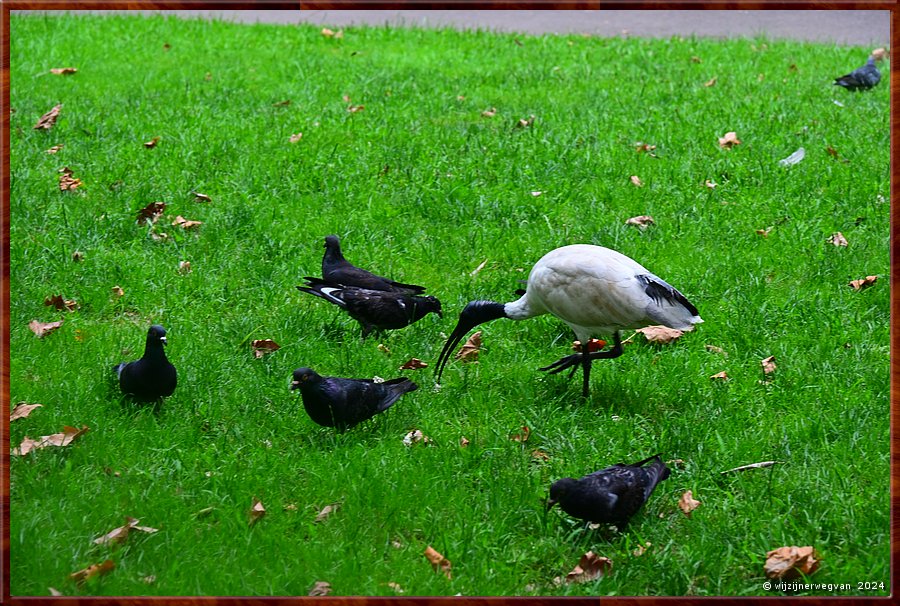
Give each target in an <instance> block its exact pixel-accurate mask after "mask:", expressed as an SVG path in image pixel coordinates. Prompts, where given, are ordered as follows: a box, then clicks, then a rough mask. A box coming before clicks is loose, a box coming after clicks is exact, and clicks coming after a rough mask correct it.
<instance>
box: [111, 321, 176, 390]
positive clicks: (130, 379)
mask: <svg viewBox="0 0 900 606" xmlns="http://www.w3.org/2000/svg"><path fill="white" fill-rule="evenodd" d="M165 344H166V329H165V328H163V327H162V326H160V325H159V324H154V325H153V326H151V327H150V330H148V331H147V345H146V347H145V348H144V356H143V357H142V358H141V359H140V360H135V361H134V362H122V363H121V364H117V365H116V366H114V367H113V370H115V371H116V375H117V376H118V377H119V387H121V388H122V392H123V393H125V394H126V395H129V396H131V397H133V398H134V399H135V400H138V401H141V402H153V401H156V400H159V399H160V398H165V397H167V396H171V395H172V392H174V391H175V384H176V382H177V377H176V372H175V367H174V366H172V363H171V362H169V360H168V359H167V358H166V352H165V349H163V346H164V345H165Z"/></svg>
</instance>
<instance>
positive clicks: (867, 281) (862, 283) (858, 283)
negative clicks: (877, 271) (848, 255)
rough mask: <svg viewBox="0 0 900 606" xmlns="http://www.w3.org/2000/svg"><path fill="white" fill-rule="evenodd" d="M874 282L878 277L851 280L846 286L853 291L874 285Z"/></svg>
mask: <svg viewBox="0 0 900 606" xmlns="http://www.w3.org/2000/svg"><path fill="white" fill-rule="evenodd" d="M876 280H878V276H866V277H865V278H862V279H860V280H851V281H850V283H849V284H848V286H850V287H852V288H853V290H862V289H864V288H868V287H870V286H872V285H873V284H875V281H876Z"/></svg>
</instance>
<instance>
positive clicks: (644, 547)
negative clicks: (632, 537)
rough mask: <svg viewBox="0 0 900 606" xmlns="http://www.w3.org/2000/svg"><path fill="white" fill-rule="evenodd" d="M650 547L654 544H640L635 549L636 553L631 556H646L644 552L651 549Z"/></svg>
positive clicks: (648, 542) (633, 552)
mask: <svg viewBox="0 0 900 606" xmlns="http://www.w3.org/2000/svg"><path fill="white" fill-rule="evenodd" d="M650 545H652V543H650V541H647V542H646V543H644V544H641V543H638V546H637V547H635V549H634V551H632V552H631V554H632V555H633V556H634V557H636V558H639V557H641V556H642V555H644V552H645V551H647V549H648V548H649V547H650Z"/></svg>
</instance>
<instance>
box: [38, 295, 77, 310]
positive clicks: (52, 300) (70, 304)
mask: <svg viewBox="0 0 900 606" xmlns="http://www.w3.org/2000/svg"><path fill="white" fill-rule="evenodd" d="M44 305H46V306H48V307H50V306H52V307H54V308H56V309H57V310H58V311H63V310H66V311H75V310H76V309H78V303H76V302H75V301H73V300H72V299H63V296H62V295H51V296H49V297H47V298H45V299H44Z"/></svg>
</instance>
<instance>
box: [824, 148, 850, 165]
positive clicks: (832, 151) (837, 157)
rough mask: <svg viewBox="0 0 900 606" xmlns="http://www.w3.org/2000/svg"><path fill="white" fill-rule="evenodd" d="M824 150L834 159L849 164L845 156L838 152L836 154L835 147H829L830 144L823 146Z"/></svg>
mask: <svg viewBox="0 0 900 606" xmlns="http://www.w3.org/2000/svg"><path fill="white" fill-rule="evenodd" d="M825 151H827V152H828V155H829V156H831V157H832V158H834V159H835V160H838V161H839V162H843V163H844V164H850V160H848V159H847V158H841V156H840V154H838V151H837V150H836V149H835V148H833V147H831V146H830V145H829V146H828V147H826V148H825Z"/></svg>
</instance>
